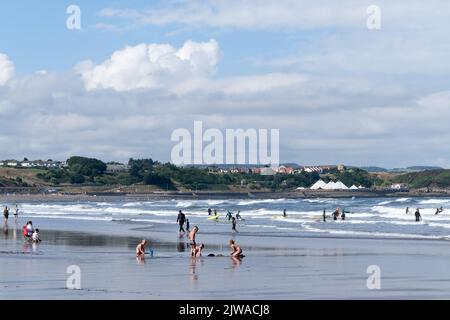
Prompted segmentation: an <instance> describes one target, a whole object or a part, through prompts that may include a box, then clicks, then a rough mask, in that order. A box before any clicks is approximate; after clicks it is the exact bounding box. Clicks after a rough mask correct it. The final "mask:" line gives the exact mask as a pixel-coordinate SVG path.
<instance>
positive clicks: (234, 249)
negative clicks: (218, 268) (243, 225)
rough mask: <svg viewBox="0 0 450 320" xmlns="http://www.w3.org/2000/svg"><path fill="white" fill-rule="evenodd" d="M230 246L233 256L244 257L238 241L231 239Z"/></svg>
mask: <svg viewBox="0 0 450 320" xmlns="http://www.w3.org/2000/svg"><path fill="white" fill-rule="evenodd" d="M230 248H231V250H232V252H231V256H232V257H233V258H241V257H243V254H242V249H241V247H240V246H238V245H237V244H236V242H234V240H230Z"/></svg>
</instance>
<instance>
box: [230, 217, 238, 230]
mask: <svg viewBox="0 0 450 320" xmlns="http://www.w3.org/2000/svg"><path fill="white" fill-rule="evenodd" d="M231 231H234V232H238V231H237V230H236V218H235V217H233V218H232V219H231Z"/></svg>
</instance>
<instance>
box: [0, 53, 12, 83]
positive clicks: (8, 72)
mask: <svg viewBox="0 0 450 320" xmlns="http://www.w3.org/2000/svg"><path fill="white" fill-rule="evenodd" d="M13 75H14V63H13V62H12V61H11V60H9V58H8V56H7V55H5V54H3V53H0V86H3V85H5V84H6V83H7V82H8V81H9V80H10V79H11V78H12V76H13Z"/></svg>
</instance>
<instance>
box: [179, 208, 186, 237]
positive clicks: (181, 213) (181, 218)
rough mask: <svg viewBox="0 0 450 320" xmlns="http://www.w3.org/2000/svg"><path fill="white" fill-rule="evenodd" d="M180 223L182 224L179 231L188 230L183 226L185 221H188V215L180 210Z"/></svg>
mask: <svg viewBox="0 0 450 320" xmlns="http://www.w3.org/2000/svg"><path fill="white" fill-rule="evenodd" d="M177 222H178V225H179V226H180V230H179V232H186V231H185V230H184V228H183V225H184V223H185V222H186V215H185V214H184V213H183V212H182V211H181V210H180V211H179V213H178V217H177Z"/></svg>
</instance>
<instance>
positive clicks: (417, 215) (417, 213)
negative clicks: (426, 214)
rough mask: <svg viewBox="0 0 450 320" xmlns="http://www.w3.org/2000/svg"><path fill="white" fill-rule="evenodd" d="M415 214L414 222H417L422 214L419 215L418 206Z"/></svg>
mask: <svg viewBox="0 0 450 320" xmlns="http://www.w3.org/2000/svg"><path fill="white" fill-rule="evenodd" d="M415 215H416V222H419V221H420V220H422V216H421V215H420V211H419V208H417V210H416V213H415Z"/></svg>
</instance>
